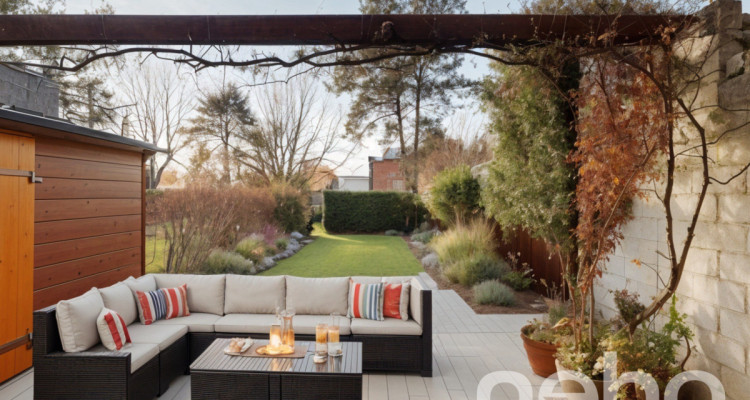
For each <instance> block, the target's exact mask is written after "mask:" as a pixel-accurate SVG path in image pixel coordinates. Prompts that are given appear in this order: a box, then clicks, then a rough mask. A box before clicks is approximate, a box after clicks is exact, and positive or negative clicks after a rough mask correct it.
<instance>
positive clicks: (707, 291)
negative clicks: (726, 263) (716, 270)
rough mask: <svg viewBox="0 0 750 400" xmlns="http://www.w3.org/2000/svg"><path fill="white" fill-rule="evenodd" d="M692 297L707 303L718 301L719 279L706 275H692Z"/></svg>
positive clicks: (716, 302)
mask: <svg viewBox="0 0 750 400" xmlns="http://www.w3.org/2000/svg"><path fill="white" fill-rule="evenodd" d="M693 297H695V298H696V299H697V300H700V301H702V302H704V303H707V304H718V303H719V279H718V278H714V277H712V276H706V275H699V274H694V275H693Z"/></svg>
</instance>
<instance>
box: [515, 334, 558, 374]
mask: <svg viewBox="0 0 750 400" xmlns="http://www.w3.org/2000/svg"><path fill="white" fill-rule="evenodd" d="M530 326H531V325H526V326H524V327H523V328H521V339H523V348H524V349H526V357H528V358H529V365H531V370H532V371H534V373H535V374H537V375H539V376H541V377H543V378H546V377H548V376H550V375H552V374H554V373H555V372H557V369H556V368H555V353H557V346H555V345H554V344H548V343H544V342H538V341H536V340H531V339H529V337H528V336H526V333H525V332H527V329H528V328H529V327H530Z"/></svg>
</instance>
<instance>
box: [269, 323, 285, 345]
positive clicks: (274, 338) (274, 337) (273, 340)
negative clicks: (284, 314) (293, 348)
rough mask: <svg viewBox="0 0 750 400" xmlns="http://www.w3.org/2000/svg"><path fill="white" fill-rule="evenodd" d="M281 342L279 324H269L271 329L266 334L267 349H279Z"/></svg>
mask: <svg viewBox="0 0 750 400" xmlns="http://www.w3.org/2000/svg"><path fill="white" fill-rule="evenodd" d="M281 343H282V342H281V325H275V324H274V325H271V331H270V332H269V334H268V347H267V348H268V351H280V350H281Z"/></svg>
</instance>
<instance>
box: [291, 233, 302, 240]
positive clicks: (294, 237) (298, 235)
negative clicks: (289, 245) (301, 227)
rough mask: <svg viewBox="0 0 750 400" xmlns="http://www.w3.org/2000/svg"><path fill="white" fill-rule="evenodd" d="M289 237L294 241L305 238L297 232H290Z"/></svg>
mask: <svg viewBox="0 0 750 400" xmlns="http://www.w3.org/2000/svg"><path fill="white" fill-rule="evenodd" d="M289 236H290V237H291V238H292V239H295V240H300V239H303V238H304V237H305V235H303V234H301V233H299V232H297V231H294V232H292V233H291V234H290V235H289Z"/></svg>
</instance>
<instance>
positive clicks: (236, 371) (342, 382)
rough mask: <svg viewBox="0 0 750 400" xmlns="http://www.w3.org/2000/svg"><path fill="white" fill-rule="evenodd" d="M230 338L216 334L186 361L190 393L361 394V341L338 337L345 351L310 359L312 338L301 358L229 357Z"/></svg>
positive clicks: (262, 396) (194, 395)
mask: <svg viewBox="0 0 750 400" xmlns="http://www.w3.org/2000/svg"><path fill="white" fill-rule="evenodd" d="M228 344H229V339H216V340H214V342H213V343H212V344H211V345H210V346H209V347H208V348H207V349H206V351H204V352H203V354H201V355H200V356H199V357H198V358H197V359H196V360H195V361H194V362H193V364H192V365H190V392H191V398H192V399H194V400H202V399H206V400H208V399H243V400H245V399H259V400H260V399H263V400H265V399H273V400H277V399H279V400H280V399H290V400H291V399H361V398H362V343H359V342H342V343H341V344H342V345H343V352H344V354H343V355H342V356H341V357H335V358H334V357H328V362H326V363H324V364H315V363H314V362H313V350H312V349H313V346H314V343H309V342H297V343H296V346H307V347H308V349H309V350H308V352H307V354H306V355H305V357H304V358H257V357H241V356H228V355H226V354H224V348H225V347H227V345H228Z"/></svg>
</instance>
